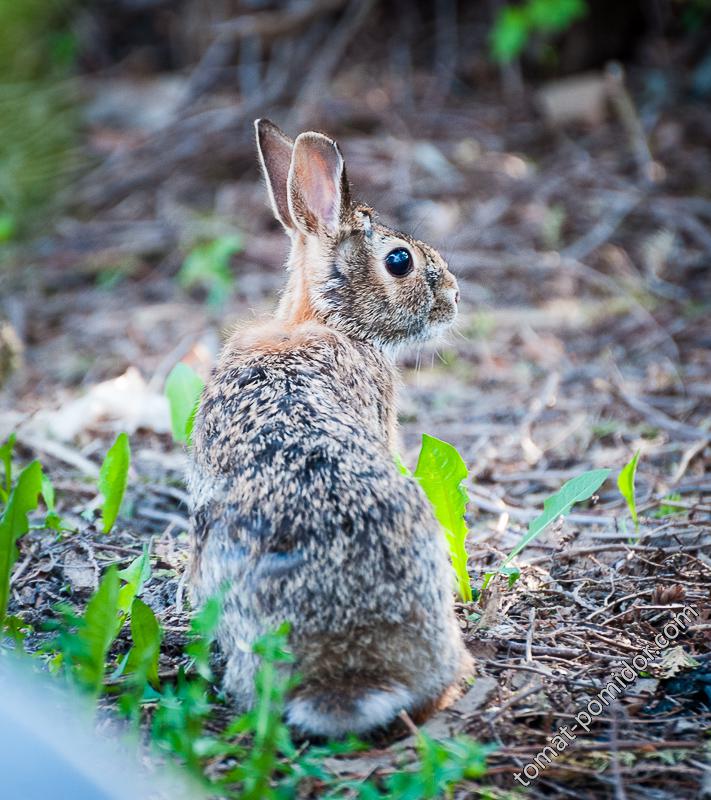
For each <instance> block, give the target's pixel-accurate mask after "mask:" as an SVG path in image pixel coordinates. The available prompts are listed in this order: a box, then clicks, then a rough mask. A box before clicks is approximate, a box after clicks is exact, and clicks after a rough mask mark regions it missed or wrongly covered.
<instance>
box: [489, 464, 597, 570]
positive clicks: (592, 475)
mask: <svg viewBox="0 0 711 800" xmlns="http://www.w3.org/2000/svg"><path fill="white" fill-rule="evenodd" d="M609 474H610V470H609V469H593V470H591V471H590V472H584V473H583V474H582V475H578V476H577V478H571V479H570V480H569V481H568V482H567V483H564V484H563V486H562V487H561V489H560V490H559V491H558V492H556V493H555V494H552V495H551V496H550V497H548V498H546V500H544V502H543V513H542V514H540V515H539V516H537V517H536V518H535V519H534V520H533V521H532V522H530V523H529V525H528V530H527V531H526V533H525V535H524V536H523V537H522V539H521V541H520V542H519V543H518V544H517V545H516V547H514V549H513V550H512V551H511V552H510V553H509V554H508V556H507V557H506V560H505V561H504V565H506V564H508V563H509V561H511V559H512V558H514V557H515V556H517V555H518V554H519V553H520V552H521V550H523V548H524V547H527V546H528V545H529V544H530V543H531V542H532V541H533V540H534V539H535V538H536V537H537V536H538V535H539V534H541V533H542V532H543V531H544V530H545V529H546V528H547V527H548V526H549V525H550V524H551V523H552V522H555V521H556V520H557V519H558V517H562V516H565V514H567V513H568V512H569V511H570V509H571V508H572V507H573V506H574V505H575V504H576V503H580V502H582V501H583V500H588V499H589V498H591V497H592V496H593V495H594V494H595V492H596V491H597V490H598V489H599V488H600V487H601V486H602V484H603V483H604V482H605V480H606V478H607V476H608V475H609Z"/></svg>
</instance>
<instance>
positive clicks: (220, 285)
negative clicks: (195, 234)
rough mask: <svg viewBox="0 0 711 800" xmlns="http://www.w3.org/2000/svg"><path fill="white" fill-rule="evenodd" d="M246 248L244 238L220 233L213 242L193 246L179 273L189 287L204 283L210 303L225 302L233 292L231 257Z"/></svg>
mask: <svg viewBox="0 0 711 800" xmlns="http://www.w3.org/2000/svg"><path fill="white" fill-rule="evenodd" d="M241 249H242V237H241V236H237V235H232V236H220V237H218V238H217V239H215V240H214V241H212V242H208V243H206V244H201V245H198V246H197V247H195V248H193V250H192V251H191V252H190V254H189V255H188V257H187V258H186V259H185V261H184V262H183V266H182V267H181V268H180V272H179V273H178V281H179V282H180V285H181V286H182V287H183V288H185V289H191V288H192V287H193V286H201V287H203V288H204V289H206V290H207V293H208V294H207V302H208V303H209V304H210V305H213V306H217V305H220V304H222V303H223V302H224V301H225V300H226V299H227V298H228V297H229V295H230V292H231V291H232V282H233V281H232V272H231V270H230V259H231V258H232V256H233V255H234V254H235V253H238V252H239V251H240V250H241Z"/></svg>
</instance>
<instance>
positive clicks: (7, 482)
mask: <svg viewBox="0 0 711 800" xmlns="http://www.w3.org/2000/svg"><path fill="white" fill-rule="evenodd" d="M14 449H15V434H14V433H11V434H10V436H9V437H8V439H7V441H6V442H5V443H4V444H3V445H1V446H0V462H2V465H3V471H4V481H3V483H4V486H3V485H1V484H0V500H1V501H2V502H3V503H6V502H7V498H8V497H9V496H10V490H11V489H12V451H13V450H14Z"/></svg>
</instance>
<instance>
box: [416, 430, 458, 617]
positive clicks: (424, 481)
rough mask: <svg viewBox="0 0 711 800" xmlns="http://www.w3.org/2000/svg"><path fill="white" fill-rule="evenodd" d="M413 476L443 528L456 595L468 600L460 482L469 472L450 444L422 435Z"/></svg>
mask: <svg viewBox="0 0 711 800" xmlns="http://www.w3.org/2000/svg"><path fill="white" fill-rule="evenodd" d="M414 475H415V478H416V479H417V480H418V481H419V483H420V486H422V488H423V489H424V492H425V494H426V495H427V497H428V498H429V501H430V503H432V506H433V507H434V511H435V516H436V517H437V520H438V521H439V523H440V525H441V526H442V527H443V528H444V532H445V535H446V537H447V542H448V544H449V551H450V555H451V558H452V565H453V567H454V571H455V573H456V575H457V584H458V586H459V595H460V597H461V598H462V600H463V601H464V602H465V603H469V602H471V599H472V590H471V581H470V579H469V573H468V571H467V558H468V556H467V551H466V548H465V542H466V538H467V532H468V531H467V524H466V522H465V521H464V514H465V512H466V510H467V503H468V502H469V497H468V496H467V492H466V489H465V488H464V487H463V486H462V481H463V480H464V479H465V478H466V477H467V475H468V472H467V466H466V464H465V463H464V461H463V459H462V457H461V456H460V455H459V453H458V452H457V450H456V448H454V447H453V446H452V445H451V444H448V443H447V442H443V441H441V440H440V439H435V437H434V436H428V435H427V434H424V435H423V437H422V449H421V450H420V456H419V458H418V460H417V467H416V468H415V472H414Z"/></svg>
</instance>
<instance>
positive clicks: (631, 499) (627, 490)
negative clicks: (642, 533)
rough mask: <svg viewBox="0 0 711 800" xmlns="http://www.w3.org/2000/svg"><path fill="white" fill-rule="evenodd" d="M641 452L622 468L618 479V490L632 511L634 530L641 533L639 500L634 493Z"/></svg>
mask: <svg viewBox="0 0 711 800" xmlns="http://www.w3.org/2000/svg"><path fill="white" fill-rule="evenodd" d="M639 454H640V451H639V450H638V451H637V452H636V453H635V454H634V456H633V457H632V460H631V461H630V462H629V463H628V464H625V466H624V467H622V471H621V472H620V475H619V477H618V478H617V488H618V489H619V490H620V494H621V495H622V496H623V497H624V498H625V500H626V501H627V508H629V510H630V514H631V516H632V522H634V528H635V530H636V531H639V517H638V516H637V499H636V497H635V493H634V479H635V476H636V474H637V462H638V461H639Z"/></svg>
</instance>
